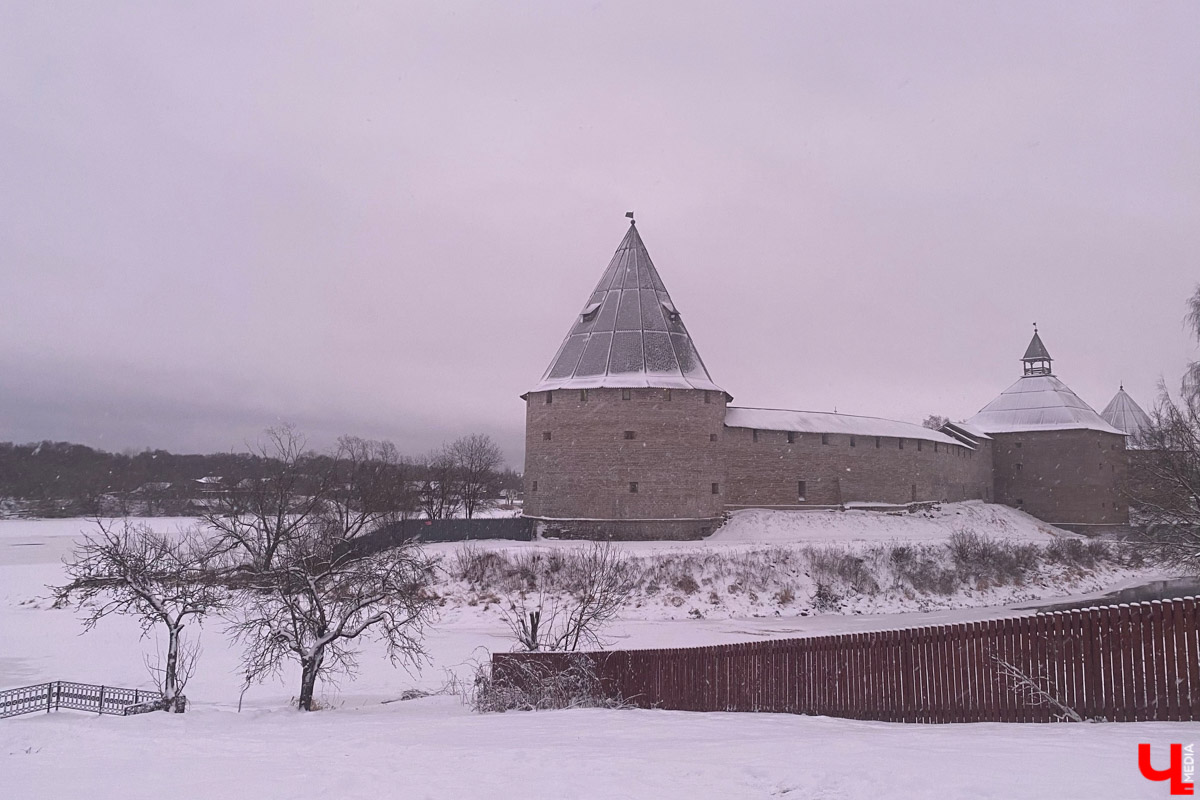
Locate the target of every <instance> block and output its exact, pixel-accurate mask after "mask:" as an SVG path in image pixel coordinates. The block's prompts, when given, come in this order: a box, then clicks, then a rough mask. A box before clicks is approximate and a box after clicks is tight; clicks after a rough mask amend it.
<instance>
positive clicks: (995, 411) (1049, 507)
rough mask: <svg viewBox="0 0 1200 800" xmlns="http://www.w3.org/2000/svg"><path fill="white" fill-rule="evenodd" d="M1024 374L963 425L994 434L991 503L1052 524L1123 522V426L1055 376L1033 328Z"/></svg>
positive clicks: (1126, 514) (1076, 526)
mask: <svg viewBox="0 0 1200 800" xmlns="http://www.w3.org/2000/svg"><path fill="white" fill-rule="evenodd" d="M1021 361H1022V362H1023V364H1024V374H1023V375H1022V376H1021V377H1020V378H1018V379H1017V382H1016V383H1014V384H1013V385H1012V386H1009V387H1008V388H1007V389H1005V390H1004V391H1003V392H1001V393H1000V396H999V397H997V398H996V399H995V400H993V401H992V402H990V403H988V404H987V405H986V406H984V407H983V408H982V409H981V410H980V411H979V413H978V414H976V415H975V416H973V417H971V418H970V419H969V420H967V421H966V423H965V424H963V425H962V426H961V427H962V428H964V429H967V430H969V431H978V432H981V433H982V434H985V435H987V436H989V437H991V438H992V440H993V447H992V458H993V479H994V481H995V500H996V502H997V503H1004V504H1005V505H1010V506H1014V507H1016V508H1019V509H1022V510H1023V511H1026V512H1028V513H1030V514H1032V515H1033V516H1035V517H1037V518H1039V519H1042V520H1045V521H1046V522H1049V523H1051V524H1054V525H1060V526H1063V527H1067V528H1071V529H1075V530H1086V529H1087V528H1088V527H1091V526H1109V525H1126V524H1128V523H1129V507H1128V505H1127V504H1126V502H1125V500H1124V492H1123V488H1124V486H1125V480H1126V473H1127V467H1128V461H1127V457H1126V453H1125V436H1126V434H1125V431H1123V430H1119V429H1117V428H1115V427H1113V426H1112V425H1111V424H1109V423H1108V422H1106V421H1105V420H1104V419H1103V418H1102V417H1101V416H1100V415H1099V414H1097V413H1096V412H1095V411H1094V410H1093V409H1092V407H1091V406H1089V405H1088V404H1087V403H1085V402H1084V401H1083V400H1081V399H1080V398H1079V396H1078V395H1077V394H1075V393H1074V392H1073V391H1071V389H1070V387H1068V386H1067V385H1066V384H1065V383H1063V382H1062V381H1060V380H1059V379H1058V378H1057V377H1055V375H1054V372H1053V369H1052V365H1053V359H1052V358H1051V357H1050V353H1049V352H1048V351H1047V350H1046V346H1045V345H1044V344H1042V339H1041V337H1040V336H1039V335H1038V332H1037V326H1036V325H1035V326H1034V330H1033V339H1032V340H1030V342H1029V347H1028V348H1026V350H1025V355H1024V356H1022V357H1021Z"/></svg>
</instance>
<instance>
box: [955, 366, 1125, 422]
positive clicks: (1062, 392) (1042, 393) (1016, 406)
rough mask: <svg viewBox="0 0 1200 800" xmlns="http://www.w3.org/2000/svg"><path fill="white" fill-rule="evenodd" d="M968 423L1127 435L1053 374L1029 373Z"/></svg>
mask: <svg viewBox="0 0 1200 800" xmlns="http://www.w3.org/2000/svg"><path fill="white" fill-rule="evenodd" d="M967 424H968V425H971V426H973V427H976V428H978V429H980V430H982V431H984V432H985V433H1018V432H1021V431H1053V430H1092V431H1103V432H1105V433H1116V434H1123V433H1124V432H1123V431H1119V430H1117V429H1116V428H1114V427H1113V426H1112V425H1110V424H1108V423H1107V422H1105V421H1104V420H1103V419H1101V417H1100V415H1099V414H1097V413H1096V412H1095V411H1094V410H1093V409H1092V407H1091V406H1089V405H1088V404H1087V403H1085V402H1083V400H1081V399H1080V398H1079V395H1077V394H1075V393H1074V392H1073V391H1071V389H1070V387H1068V386H1067V385H1066V384H1065V383H1063V382H1062V381H1060V380H1059V379H1058V378H1056V377H1054V376H1053V375H1026V376H1025V377H1023V378H1018V379H1017V382H1016V383H1014V384H1013V385H1012V386H1010V387H1008V388H1007V389H1005V390H1004V391H1003V392H1001V394H1000V396H999V397H997V398H996V399H995V400H993V401H992V402H990V403H988V404H987V405H986V406H984V407H983V409H982V410H980V412H979V413H978V414H976V415H975V416H973V417H971V418H970V419H969V420H967Z"/></svg>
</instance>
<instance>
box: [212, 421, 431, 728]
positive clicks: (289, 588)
mask: <svg viewBox="0 0 1200 800" xmlns="http://www.w3.org/2000/svg"><path fill="white" fill-rule="evenodd" d="M268 433H269V447H268V453H267V454H268V455H273V456H274V459H273V467H272V469H273V471H272V472H270V473H269V474H268V475H266V476H265V477H263V478H261V479H258V480H256V481H254V482H253V485H251V486H249V487H248V488H247V489H246V490H245V491H244V492H243V491H233V492H230V493H229V495H228V496H227V497H225V498H222V500H221V501H220V513H211V514H208V515H206V519H207V520H208V521H209V522H210V524H212V525H213V526H214V527H215V528H216V529H217V531H218V539H219V541H220V542H221V545H222V550H223V554H224V557H225V559H226V563H225V565H224V574H225V576H226V579H227V580H228V581H230V583H231V585H233V586H234V587H236V592H235V593H236V599H237V603H236V612H235V613H234V614H233V617H232V620H231V622H230V628H231V630H232V632H233V634H234V636H235V637H236V638H237V639H238V641H239V642H241V643H242V645H243V647H244V653H243V666H244V669H245V674H246V678H247V681H253V680H261V679H263V678H264V677H266V676H267V675H270V674H275V673H277V672H278V671H279V670H280V669H282V666H283V664H284V663H285V662H287V661H289V660H293V661H296V662H298V663H299V665H300V670H301V680H300V696H299V703H298V705H299V708H300V709H302V710H305V711H308V710H311V709H312V701H313V693H314V689H315V686H316V682H317V679H318V678H327V677H328V676H329V675H331V674H332V673H336V672H341V673H346V674H353V673H354V672H355V670H356V668H357V660H356V656H357V648H356V642H357V640H358V639H359V638H360V637H362V636H363V635H364V634H368V635H373V636H375V637H376V638H378V639H380V640H381V641H382V642H383V643H384V644H385V646H386V648H387V652H388V655H389V657H390V658H391V659H392V660H393V661H397V662H404V663H416V662H417V661H419V659H420V657H421V656H422V653H423V651H422V649H421V644H420V641H421V634H422V632H423V629H424V626H425V625H426V624H427V622H428V621H429V619H430V617H431V615H432V613H433V609H434V596H433V595H432V593H431V592H430V591H429V587H430V585H431V584H432V582H433V580H434V565H435V562H434V561H433V560H432V559H430V558H427V557H426V556H425V555H424V554H423V553H422V551H421V550H420V548H419V547H417V546H416V545H415V544H413V543H411V542H410V543H406V544H402V545H401V546H399V547H394V548H391V549H385V550H382V551H379V544H380V543H379V542H376V541H374V540H373V539H372V538H371V537H370V534H372V533H373V532H375V531H376V530H378V529H380V528H381V527H382V526H384V525H386V524H388V523H391V522H394V521H396V520H397V519H402V518H403V515H404V514H406V513H407V511H408V509H410V508H411V497H410V492H409V489H408V486H409V481H408V464H407V462H405V461H404V459H402V458H400V456H399V454H398V453H397V452H396V448H395V447H394V446H393V445H391V444H390V443H387V442H373V441H368V440H364V439H358V438H353V437H343V438H342V439H341V440H339V442H338V446H337V448H336V450H334V451H333V453H331V454H328V455H314V454H308V453H305V451H304V446H303V439H302V438H300V437H299V435H298V434H296V433H295V432H294V431H293V430H292V429H290V428H287V429H282V430H277V431H271V432H268Z"/></svg>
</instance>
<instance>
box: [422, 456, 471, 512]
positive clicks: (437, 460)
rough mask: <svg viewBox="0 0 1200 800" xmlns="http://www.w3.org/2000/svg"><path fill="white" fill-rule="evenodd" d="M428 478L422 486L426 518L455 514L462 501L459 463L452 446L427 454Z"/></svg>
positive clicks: (426, 469)
mask: <svg viewBox="0 0 1200 800" xmlns="http://www.w3.org/2000/svg"><path fill="white" fill-rule="evenodd" d="M425 473H426V476H427V477H426V479H425V481H424V484H423V486H422V488H421V495H420V500H419V502H420V506H421V511H422V512H423V513H424V514H425V517H426V519H445V518H447V517H452V516H454V512H455V511H457V510H458V506H459V504H460V503H461V493H460V491H459V479H458V465H457V464H456V463H455V460H454V454H453V453H452V452H450V448H448V447H441V448H438V449H437V450H433V451H431V452H430V453H429V454H428V455H426V456H425Z"/></svg>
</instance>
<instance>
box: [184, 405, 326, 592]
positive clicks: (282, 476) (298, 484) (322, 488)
mask: <svg viewBox="0 0 1200 800" xmlns="http://www.w3.org/2000/svg"><path fill="white" fill-rule="evenodd" d="M306 447H307V443H306V440H305V438H304V437H303V436H302V435H301V434H300V433H299V432H298V431H297V430H296V429H295V428H294V427H292V426H290V425H284V426H280V427H276V428H269V429H267V431H266V434H265V437H264V438H263V439H262V440H260V441H259V442H258V443H257V445H255V446H254V454H255V455H256V456H259V458H260V459H261V461H262V463H263V464H264V465H265V474H264V475H263V476H262V477H258V478H245V479H243V480H241V481H238V482H236V483H234V482H227V483H225V484H223V485H221V486H220V487H219V490H218V492H217V494H216V495H215V496H212V497H210V498H209V499H208V505H207V506H206V508H205V510H204V511H203V512H202V513H201V515H200V516H201V519H202V520H203V521H204V522H205V523H206V524H207V525H208V526H209V527H210V528H212V529H213V530H215V531H216V535H217V540H218V542H219V543H220V544H221V545H222V546H223V548H224V550H226V551H236V552H237V553H238V558H237V559H235V562H236V563H237V564H238V566H239V567H240V568H241V569H243V570H248V571H268V570H270V569H271V568H272V566H273V565H274V562H275V556H276V554H277V553H278V551H279V549H280V548H281V547H283V546H284V545H285V544H287V542H289V541H291V540H292V539H294V538H295V537H297V536H298V535H300V532H301V531H303V530H304V529H305V527H306V526H307V525H309V524H310V523H311V522H312V521H313V520H314V519H316V518H317V516H318V515H319V514H320V512H321V511H322V510H323V509H324V506H325V503H326V501H327V500H328V494H329V492H330V490H331V487H332V486H333V483H334V480H335V477H336V476H335V475H334V474H333V469H332V467H333V463H332V462H331V461H330V460H329V459H320V458H318V457H317V456H316V455H315V454H313V453H310V452H308V451H307V450H306Z"/></svg>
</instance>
